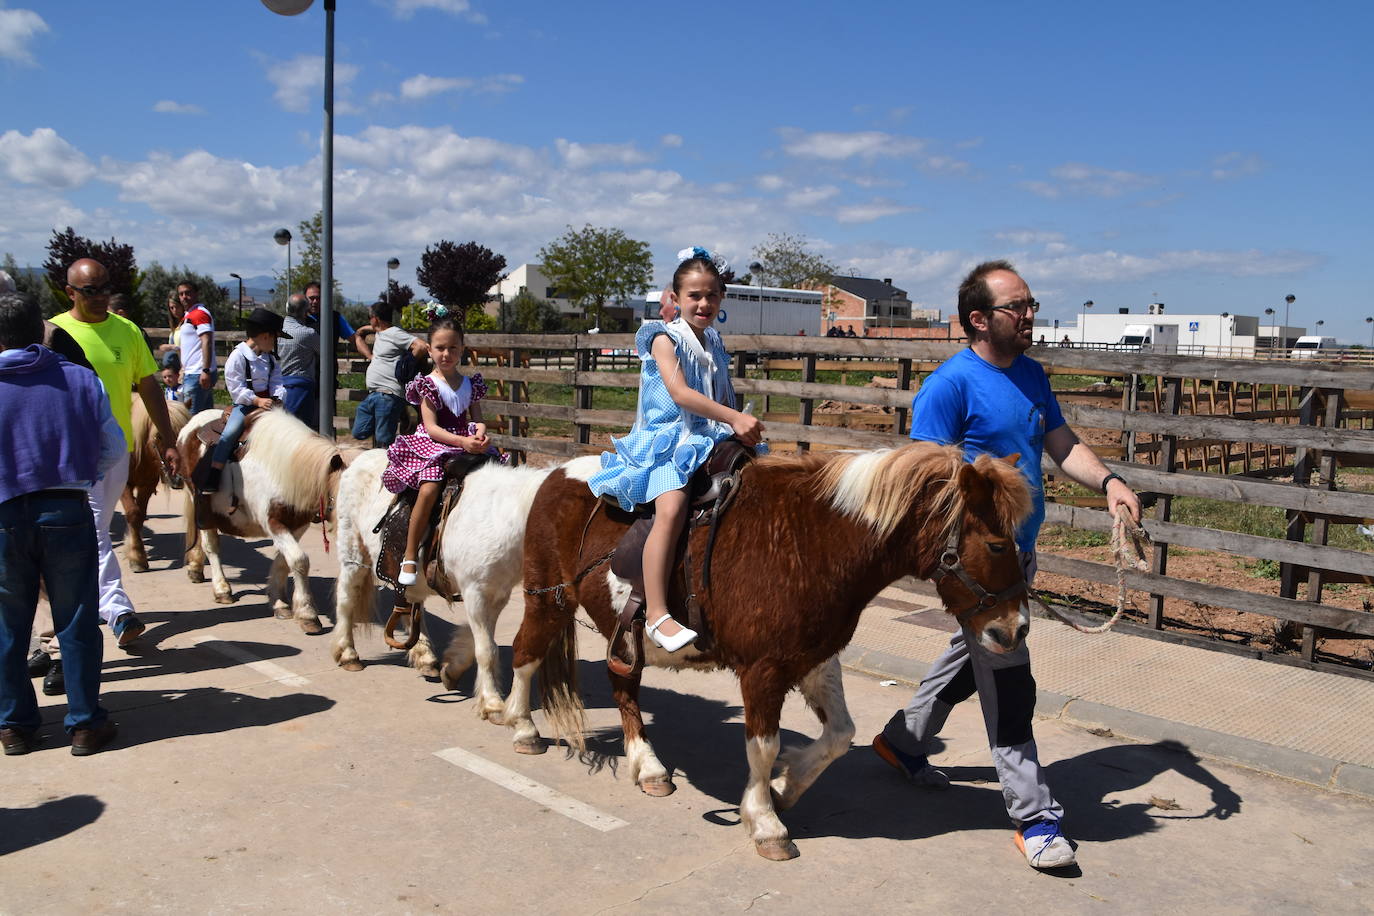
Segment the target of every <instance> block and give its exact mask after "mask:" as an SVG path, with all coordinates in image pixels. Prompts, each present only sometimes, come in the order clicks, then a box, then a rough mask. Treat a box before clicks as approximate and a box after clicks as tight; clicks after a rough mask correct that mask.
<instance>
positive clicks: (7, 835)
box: [0, 795, 105, 903]
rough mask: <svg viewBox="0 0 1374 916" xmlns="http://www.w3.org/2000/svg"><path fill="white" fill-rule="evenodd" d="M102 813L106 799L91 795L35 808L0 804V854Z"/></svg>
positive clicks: (72, 828) (92, 820) (69, 830)
mask: <svg viewBox="0 0 1374 916" xmlns="http://www.w3.org/2000/svg"><path fill="white" fill-rule="evenodd" d="M104 813H105V803H104V802H103V801H101V800H100V799H98V798H96V797H95V796H94V795H69V796H67V797H66V798H57V799H53V800H52V801H45V802H43V804H41V805H39V806H38V807H36V808H0V856H5V855H9V854H10V853H12V852H18V851H19V850H21V849H29V848H31V847H33V846H41V845H42V844H44V843H48V842H51V841H53V840H55V839H57V838H58V837H63V836H66V835H67V834H69V833H73V832H75V831H77V830H80V829H81V828H82V827H85V826H87V825H88V824H93V823H95V822H96V821H97V820H99V819H100V815H102V814H104ZM10 902H11V903H13V902H14V901H13V900H12V899H11V901H10Z"/></svg>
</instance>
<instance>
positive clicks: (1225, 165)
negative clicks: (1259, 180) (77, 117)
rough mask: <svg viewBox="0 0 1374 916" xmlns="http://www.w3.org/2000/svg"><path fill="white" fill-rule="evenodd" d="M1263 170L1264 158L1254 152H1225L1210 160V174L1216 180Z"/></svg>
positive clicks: (1224, 179) (1238, 176) (1225, 179)
mask: <svg viewBox="0 0 1374 916" xmlns="http://www.w3.org/2000/svg"><path fill="white" fill-rule="evenodd" d="M1263 170H1264V160H1262V159H1260V157H1259V156H1257V155H1255V154H1254V153H1235V152H1232V153H1225V154H1223V155H1221V156H1218V157H1217V158H1216V159H1213V160H1212V171H1211V176H1212V178H1214V179H1215V180H1217V181H1228V180H1230V179H1232V178H1240V177H1242V176H1244V175H1254V174H1255V173H1257V172H1261V171H1263Z"/></svg>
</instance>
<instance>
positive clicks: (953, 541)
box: [935, 517, 1026, 626]
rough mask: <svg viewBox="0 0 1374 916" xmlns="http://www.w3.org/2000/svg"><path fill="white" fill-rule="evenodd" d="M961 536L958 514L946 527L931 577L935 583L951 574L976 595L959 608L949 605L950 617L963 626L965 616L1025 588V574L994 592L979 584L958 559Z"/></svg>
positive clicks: (967, 618)
mask: <svg viewBox="0 0 1374 916" xmlns="http://www.w3.org/2000/svg"><path fill="white" fill-rule="evenodd" d="M963 536H964V520H963V518H962V517H961V518H960V519H959V520H958V521H957V522H955V523H954V526H953V527H952V528H950V532H949V537H948V538H947V539H946V540H945V549H944V550H942V551H940V565H939V566H937V567H935V581H936V582H937V583H938V582H939V581H940V580H941V579H944V578H946V577H947V576H954V577H955V578H956V579H958V580H959V581H960V582H962V583H963V584H964V588H966V589H968V590H969V591H970V592H972V593H973V595H974V597H975V599H976V600H975V601H974V602H973V604H972V605H970V606H968V607H966V608H963V609H962V610H953V609H951V613H952V614H954V619H955V620H957V621H958V622H959V625H960V626H966V625H967V624H968V622H969V620H970V619H971V618H972V617H973V616H974V615H975V614H977V613H979V612H980V611H986V610H989V609H990V608H993V607H996V606H997V605H999V604H1001V603H1002V602H1003V601H1009V600H1011V599H1012V598H1015V597H1016V596H1017V595H1020V594H1023V593H1024V592H1025V591H1026V577H1025V576H1024V575H1023V576H1022V577H1021V579H1020V581H1018V582H1016V583H1014V584H1012V585H1009V586H1007V587H1006V588H1004V589H1002V590H1001V591H1000V592H998V593H997V594H995V595H994V594H992V593H991V592H989V591H988V590H987V589H985V588H983V586H982V585H981V584H979V582H978V581H977V580H976V579H974V578H973V577H972V576H970V575H969V574H968V572H967V571H965V569H964V562H963V561H962V560H960V559H959V541H960V540H961V539H962V538H963Z"/></svg>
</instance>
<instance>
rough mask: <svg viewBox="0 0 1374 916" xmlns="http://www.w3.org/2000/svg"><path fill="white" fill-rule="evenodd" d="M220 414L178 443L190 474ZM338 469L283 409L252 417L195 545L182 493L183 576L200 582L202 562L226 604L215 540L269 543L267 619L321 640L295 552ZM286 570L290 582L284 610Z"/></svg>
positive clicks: (330, 449) (323, 507)
mask: <svg viewBox="0 0 1374 916" xmlns="http://www.w3.org/2000/svg"><path fill="white" fill-rule="evenodd" d="M220 415H221V411H220V410H219V409H218V408H216V409H213V410H202V411H201V412H200V413H198V414H196V415H195V416H194V417H192V418H191V421H190V422H189V423H187V424H186V426H185V428H183V429H182V431H181V435H180V436H179V437H178V438H177V448H178V449H179V450H180V451H181V459H182V462H183V467H184V468H186V469H187V471H188V473H189V470H190V469H191V468H194V467H195V465H196V462H197V461H198V460H199V459H200V456H201V454H202V453H203V452H204V451H205V446H204V444H203V443H202V442H201V441H200V438H199V436H197V432H198V431H199V430H200V429H201V428H202V427H204V426H205V425H206V424H208V423H211V422H213V421H214V420H215V419H216V418H217V417H219V416H220ZM343 464H344V462H343V456H342V455H341V454H340V453H339V449H338V447H337V446H335V444H334V443H333V442H332V441H330V440H329V439H326V438H325V437H324V436H321V435H320V434H319V433H317V432H315V431H314V430H312V429H311V428H310V427H308V426H306V425H305V424H304V423H302V422H301V421H300V420H297V419H296V418H295V417H293V416H292V415H291V414H289V413H287V412H286V411H285V410H270V411H268V412H267V413H265V414H263V415H261V416H260V417H258V419H257V420H256V421H255V423H254V425H253V426H252V428H251V429H250V430H249V433H248V445H247V448H246V450H245V452H244V456H243V460H241V461H238V462H230V463H229V464H228V465H226V466H225V468H224V475H223V477H222V478H221V481H220V489H219V492H218V493H216V494H214V495H213V496H211V497H210V510H211V513H210V521H211V523H212V526H211V527H209V528H206V529H204V530H202V531H201V532H200V537H199V543H197V542H196V527H195V524H196V522H195V507H194V505H193V503H192V499H193V497H192V491H191V488H190V487H189V486H188V487H187V488H186V510H185V511H186V539H187V544H188V548H189V549H188V551H187V555H186V574H187V575H188V576H189V577H190V579H191V581H192V582H204V581H205V560H206V558H207V557H208V558H209V560H210V573H211V576H212V577H213V580H214V587H215V601H217V602H219V603H220V604H228V603H230V602H232V601H233V600H234V593H233V591H232V590H231V589H230V587H229V581H228V580H227V579H225V577H224V568H223V566H221V565H220V558H219V536H220V534H221V533H223V534H232V535H234V536H235V537H240V538H260V537H268V538H271V539H272V544H273V546H275V547H276V548H277V555H276V557H275V558H274V559H273V561H272V571H271V573H270V574H269V576H268V578H267V600H268V603H269V604H270V605H271V607H272V612H273V613H274V614H275V615H276V616H277V617H280V618H283V619H286V618H290V617H295V619H296V622H297V623H299V624H300V627H301V629H302V630H304V631H305V632H306V633H311V634H314V633H319V632H320V631H321V627H320V618H319V613H318V612H317V611H316V609H315V602H314V601H313V600H312V599H311V597H310V557H308V556H307V555H306V553H305V551H304V550H302V549H301V545H300V538H301V536H302V535H304V534H305V532H306V529H307V528H309V527H310V523H311V522H312V521H314V520H315V519H316V518H317V517H318V516H319V515H320V514H321V512H323V513H324V514H325V515H326V516H327V515H328V512H329V510H328V503H329V499H330V497H331V496H332V495H333V492H334V487H335V485H336V484H337V482H338V476H339V471H340V470H341V469H342V468H343ZM202 548H203V549H202ZM288 570H289V571H290V573H291V577H292V579H294V580H295V590H294V592H293V594H292V596H291V603H290V604H289V605H288V604H287V603H286V574H287V572H288Z"/></svg>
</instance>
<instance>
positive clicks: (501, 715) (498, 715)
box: [477, 709, 506, 725]
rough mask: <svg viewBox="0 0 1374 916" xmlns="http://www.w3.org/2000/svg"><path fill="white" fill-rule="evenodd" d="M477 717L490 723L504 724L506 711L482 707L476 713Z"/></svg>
mask: <svg viewBox="0 0 1374 916" xmlns="http://www.w3.org/2000/svg"><path fill="white" fill-rule="evenodd" d="M477 716H478V718H480V719H485V720H486V721H488V722H490V723H491V724H492V725H505V724H506V711H505V710H504V709H484V710H482V711H481V712H479V713H478V714H477Z"/></svg>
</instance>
